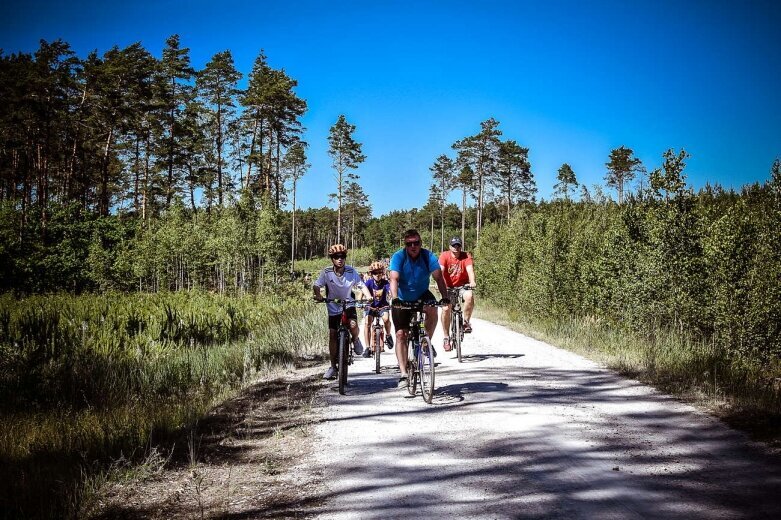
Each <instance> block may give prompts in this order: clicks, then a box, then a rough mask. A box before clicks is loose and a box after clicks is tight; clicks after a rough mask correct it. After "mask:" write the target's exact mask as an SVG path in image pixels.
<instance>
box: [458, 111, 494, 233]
mask: <svg viewBox="0 0 781 520" xmlns="http://www.w3.org/2000/svg"><path fill="white" fill-rule="evenodd" d="M498 127H499V122H498V121H496V120H495V119H494V118H490V119H487V120H486V121H483V122H482V123H480V128H481V130H480V133H478V134H476V135H473V136H471V137H465V138H464V139H461V140H460V141H456V142H455V143H454V144H453V149H454V150H456V151H457V152H458V159H457V162H458V163H459V164H460V165H465V164H468V165H469V166H470V167H471V168H472V171H473V172H474V181H475V183H474V185H475V188H476V190H477V221H476V223H475V234H476V241H477V242H478V243H479V242H480V228H481V226H482V222H483V218H482V217H483V202H484V198H485V183H486V179H487V178H488V176H489V175H491V174H492V173H493V171H494V170H495V168H496V162H497V160H498V155H499V144H500V141H499V136H501V135H502V132H501V130H499V128H498Z"/></svg>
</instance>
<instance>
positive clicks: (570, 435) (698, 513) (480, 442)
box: [306, 319, 781, 519]
mask: <svg viewBox="0 0 781 520" xmlns="http://www.w3.org/2000/svg"><path fill="white" fill-rule="evenodd" d="M473 326H474V329H475V332H474V334H471V335H467V336H466V339H465V342H464V349H463V351H464V354H465V358H464V362H463V363H458V360H457V359H455V355H454V354H455V353H454V352H450V353H446V352H444V351H443V350H442V348H441V342H442V340H441V336H440V335H439V331H438V333H437V335H436V336H435V343H434V344H435V345H436V346H437V350H438V354H439V355H438V357H437V359H436V361H437V363H438V365H437V367H436V394H435V396H434V402H433V404H431V405H428V404H426V403H425V402H424V401H423V399H422V397H421V396H420V393H418V395H417V396H416V397H410V396H409V395H408V393H407V391H406V389H397V388H396V382H397V379H398V369H397V363H396V358H395V354H394V352H393V351H390V352H387V351H386V353H385V354H383V356H382V363H383V370H382V373H381V374H375V373H374V360H373V359H361V358H359V359H357V360H356V362H355V363H354V364H353V366H352V367H351V372H350V383H351V385H350V387H349V388H348V391H347V395H344V396H341V395H339V394H338V392H337V391H336V385H335V384H333V385H329V386H328V387H327V389H326V391H325V393H326V396H325V399H326V406H325V412H324V413H325V417H324V420H323V421H322V422H321V423H320V424H319V425H318V426H317V427H316V429H315V435H316V443H317V445H318V448H317V449H316V454H315V456H314V457H315V460H312V461H308V462H307V464H306V467H309V468H311V471H314V472H316V474H321V475H322V479H323V482H324V483H325V485H324V489H321V490H319V491H315V490H313V492H315V493H317V495H318V496H317V497H316V498H318V499H321V500H319V501H318V502H320V503H321V505H320V506H317V507H314V508H311V509H309V510H308V511H307V512H308V513H313V514H315V515H318V516H319V517H321V518H361V519H365V518H383V519H387V518H401V517H418V518H427V517H428V518H444V517H449V518H588V519H605V518H686V519H689V518H708V519H711V518H775V519H781V463H779V460H778V458H774V457H771V456H769V455H767V454H765V453H763V451H762V450H761V449H760V447H759V446H757V445H754V444H752V443H750V442H749V441H748V440H747V439H746V437H745V436H744V435H742V434H740V433H738V432H735V431H733V430H731V429H730V428H728V427H726V426H725V425H723V424H722V423H720V422H719V421H718V420H716V419H714V418H712V417H709V416H707V415H705V414H703V413H701V412H699V411H697V410H696V409H694V408H693V407H691V406H688V405H685V404H682V403H680V402H678V401H676V400H674V399H673V398H671V397H668V396H665V395H663V394H660V393H659V392H657V391H655V390H653V389H651V388H649V387H647V386H644V385H642V384H640V383H638V382H637V381H633V380H629V379H624V378H622V377H619V376H618V375H616V374H615V373H614V372H612V371H609V370H607V369H604V368H602V367H600V366H598V365H597V364H595V363H593V362H591V361H588V360H586V359H584V358H582V357H580V356H577V355H575V354H571V353H569V352H566V351H564V350H560V349H557V348H555V347H552V346H550V345H548V344H545V343H542V342H539V341H536V340H533V339H531V338H528V337H526V336H523V335H521V334H518V333H516V332H513V331H510V330H508V329H507V328H505V327H501V326H498V325H494V324H492V323H489V322H486V321H482V320H477V319H475V320H473Z"/></svg>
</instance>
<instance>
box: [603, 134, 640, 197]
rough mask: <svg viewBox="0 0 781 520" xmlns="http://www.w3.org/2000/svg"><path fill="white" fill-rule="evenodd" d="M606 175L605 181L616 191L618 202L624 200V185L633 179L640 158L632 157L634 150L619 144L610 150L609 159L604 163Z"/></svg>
mask: <svg viewBox="0 0 781 520" xmlns="http://www.w3.org/2000/svg"><path fill="white" fill-rule="evenodd" d="M605 166H607V175H605V181H606V182H607V185H608V186H610V187H611V188H615V189H616V191H617V192H618V203H619V204H622V203H623V201H624V185H625V184H626V183H627V182H629V181H631V180H632V179H634V177H635V174H636V173H637V171H638V169H639V168H640V167H641V166H642V165H641V163H640V159H638V158H636V157H634V151H632V149H631V148H627V147H626V146H620V147H619V148H615V149H614V150H613V151H611V152H610V160H609V161H608V162H607V163H605Z"/></svg>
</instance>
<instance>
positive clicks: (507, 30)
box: [0, 0, 781, 215]
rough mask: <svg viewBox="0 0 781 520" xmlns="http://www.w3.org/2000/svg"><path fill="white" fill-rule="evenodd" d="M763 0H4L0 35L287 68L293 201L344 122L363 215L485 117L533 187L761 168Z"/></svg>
mask: <svg viewBox="0 0 781 520" xmlns="http://www.w3.org/2000/svg"><path fill="white" fill-rule="evenodd" d="M779 5H781V2H776V1H773V0H767V1H745V2H743V1H737V0H735V1H725V0H696V1H688V2H687V1H683V0H681V1H671V0H661V1H645V0H639V1H631V2H629V1H625V0H622V1H598V0H595V1H592V2H586V1H539V2H525V1H490V0H487V1H486V0H481V1H475V0H470V1H452V0H451V1H446V0H441V1H426V0H417V1H389V0H386V1H379V0H378V1H368V0H356V1H335V0H334V1H326V0H318V1H314V0H306V1H303V0H289V1H279V2H265V1H255V2H243V1H235V0H222V1H217V2H214V1H212V2H202V1H200V0H194V1H190V2H184V1H171V0H169V1H165V0H160V1H136V2H128V3H123V2H107V1H92V0H89V1H82V0H72V1H70V2H62V1H44V0H27V1H24V2H21V1H16V0H11V1H6V2H4V3H3V4H2V6H0V48H2V49H3V50H4V52H5V53H6V54H9V53H12V52H17V51H24V52H33V51H34V50H35V49H37V47H38V41H39V39H41V38H43V39H47V40H54V39H56V38H62V39H63V40H65V41H67V42H68V43H70V44H71V46H72V47H73V49H74V50H75V51H76V53H77V54H78V55H79V56H80V57H84V56H86V54H87V52H89V51H90V50H93V49H97V50H98V51H99V52H101V53H102V52H104V51H105V50H107V49H108V48H110V47H112V46H113V45H119V46H120V47H123V46H126V45H129V44H131V43H133V42H136V41H140V42H142V44H143V45H144V47H145V48H146V49H148V50H149V51H150V52H152V53H153V54H154V55H156V56H160V51H161V49H162V47H163V44H164V41H165V39H166V38H167V37H168V36H169V35H171V34H174V33H177V34H179V35H180V36H181V40H182V44H183V46H187V47H189V48H190V49H191V57H192V61H193V65H194V66H196V67H198V68H201V67H203V65H204V64H205V63H206V62H207V61H208V60H209V58H210V57H211V56H212V55H213V54H214V53H216V52H219V51H222V50H225V49H230V50H231V51H232V53H233V56H234V59H235V61H236V66H237V68H238V69H239V70H240V71H242V72H243V73H244V74H245V75H246V74H247V73H248V72H249V71H250V69H251V66H252V62H253V60H254V59H255V57H256V56H257V54H258V52H259V51H260V49H264V50H265V52H266V55H267V56H268V59H269V62H270V64H271V65H272V66H273V67H276V68H284V69H285V70H286V71H287V73H288V74H289V75H290V76H292V77H293V78H295V79H297V80H298V81H299V87H298V88H297V92H298V94H299V95H300V96H301V97H303V98H304V99H306V100H307V102H308V104H309V111H308V112H307V114H306V116H305V117H304V120H303V123H304V125H305V126H306V128H307V131H306V134H305V139H306V140H307V141H308V142H309V143H310V151H309V155H310V162H311V164H312V168H311V170H310V172H309V173H308V174H307V176H306V177H304V179H302V181H301V182H300V196H299V201H300V206H302V207H310V206H311V207H321V206H324V205H326V204H327V203H328V200H327V193H329V192H331V191H333V190H334V184H335V183H334V181H333V170H332V169H331V167H330V160H329V158H328V156H327V155H326V150H327V135H328V130H329V128H330V127H331V126H332V125H333V124H334V122H335V121H336V119H337V117H338V116H339V114H345V116H346V117H347V119H348V121H349V122H351V123H352V124H355V125H356V126H357V130H356V133H355V138H356V139H357V140H358V141H359V142H361V143H363V151H364V153H365V154H366V156H367V160H366V162H365V163H364V164H362V165H361V167H360V168H359V169H358V174H359V175H360V176H361V182H362V184H363V187H364V189H365V190H366V192H367V194H368V195H369V198H370V201H371V204H372V206H373V208H374V213H375V215H379V214H384V213H387V212H389V211H391V210H394V209H402V208H410V207H416V206H421V205H422V204H424V203H425V200H426V197H427V191H428V185H429V183H430V173H429V169H428V168H429V166H431V164H432V163H433V162H434V160H435V159H436V157H437V156H439V155H440V154H442V153H447V154H451V155H452V150H451V148H450V146H451V144H452V143H453V142H454V141H456V140H458V139H461V138H463V137H465V136H467V135H472V134H474V133H477V132H478V131H479V128H480V126H479V125H480V122H481V121H483V120H485V119H488V118H489V117H494V118H495V119H497V120H498V121H499V122H500V123H501V126H500V128H501V130H503V132H504V136H503V137H504V138H505V139H514V140H516V141H517V142H519V143H520V144H522V145H523V146H527V147H528V148H529V149H530V153H529V156H530V160H531V163H532V171H533V173H534V174H535V177H536V180H537V185H538V188H539V195H540V196H542V197H545V198H549V197H550V195H551V192H552V189H553V185H554V184H555V182H556V179H555V178H556V171H557V169H558V168H559V166H561V164H562V163H564V162H567V163H569V164H570V165H571V166H572V167H573V169H574V171H575V174H576V176H577V178H578V180H579V181H580V182H581V183H585V184H586V185H588V186H589V187H591V186H592V185H593V184H595V183H599V184H604V174H605V166H604V165H605V162H606V161H607V157H608V154H609V153H610V150H611V149H613V148H616V147H618V146H621V145H626V146H628V147H630V148H632V149H634V150H635V154H636V155H637V157H639V158H640V159H641V160H642V161H643V163H644V165H645V166H646V167H647V168H648V170H649V171H650V170H651V169H653V168H656V167H658V166H659V165H660V164H661V154H662V153H663V152H664V151H665V150H666V149H668V148H675V149H676V150H679V149H680V148H685V149H686V150H687V151H688V152H689V153H691V155H692V157H691V159H690V160H689V163H688V166H687V168H686V171H685V173H686V174H687V175H688V180H689V182H690V184H692V185H694V186H695V187H700V186H703V185H704V184H705V183H706V182H710V183H719V184H721V185H723V186H726V187H735V188H739V187H740V186H741V185H743V184H746V183H751V182H755V181H760V182H763V181H765V180H766V179H767V178H768V172H769V169H770V166H771V164H772V162H773V160H774V159H775V158H776V157H778V156H781V95H780V94H779V92H781V7H779Z"/></svg>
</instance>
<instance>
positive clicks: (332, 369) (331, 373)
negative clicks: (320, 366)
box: [323, 367, 336, 379]
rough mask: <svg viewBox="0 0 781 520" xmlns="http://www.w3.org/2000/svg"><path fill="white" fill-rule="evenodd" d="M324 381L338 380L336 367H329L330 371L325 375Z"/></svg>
mask: <svg viewBox="0 0 781 520" xmlns="http://www.w3.org/2000/svg"><path fill="white" fill-rule="evenodd" d="M323 379H336V367H328V370H326V371H325V374H323Z"/></svg>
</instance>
